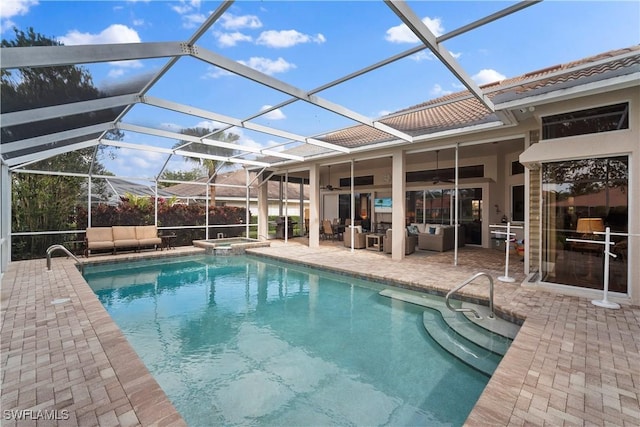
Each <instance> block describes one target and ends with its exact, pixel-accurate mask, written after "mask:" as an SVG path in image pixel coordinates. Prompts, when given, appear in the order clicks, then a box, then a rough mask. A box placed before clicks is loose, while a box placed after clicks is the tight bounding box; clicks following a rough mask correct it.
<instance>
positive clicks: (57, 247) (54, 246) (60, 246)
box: [47, 245, 80, 270]
mask: <svg viewBox="0 0 640 427" xmlns="http://www.w3.org/2000/svg"><path fill="white" fill-rule="evenodd" d="M58 249H60V250H61V251H62V252H64V253H66V254H67V256H70V257H71V258H73V259H75V260H76V263H78V264H80V260H79V259H78V258H77V257H76V256H75V255H74V254H72V253H71V251H69V249H67V248H65V247H64V246H62V245H51V246H49V247H48V248H47V270H51V254H52V253H54V252H55V251H56V250H58Z"/></svg>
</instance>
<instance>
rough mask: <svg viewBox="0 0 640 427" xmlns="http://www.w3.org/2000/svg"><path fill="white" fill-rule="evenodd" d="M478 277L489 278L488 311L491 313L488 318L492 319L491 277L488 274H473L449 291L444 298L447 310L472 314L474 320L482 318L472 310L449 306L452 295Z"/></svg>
mask: <svg viewBox="0 0 640 427" xmlns="http://www.w3.org/2000/svg"><path fill="white" fill-rule="evenodd" d="M480 276H486V277H488V278H489V310H490V311H491V313H490V314H489V318H491V319H493V277H491V275H490V274H489V273H485V272H480V273H476V274H474V275H473V276H471V277H470V278H468V279H467V280H465V281H464V282H462V283H461V284H460V285H458V286H456V287H455V288H453V289H451V290H450V291H449V292H448V293H447V296H446V297H445V298H444V302H445V304H446V305H447V308H448V309H449V310H451V311H458V312H467V313H473V315H474V316H475V318H476V319H482V316H480V315H479V314H478V312H477V311H476V310H474V309H473V308H455V307H453V306H451V304H450V303H449V298H450V297H451V295H452V294H454V293H456V292H458V291H459V290H460V289H462V288H464V287H465V286H467V285H468V284H469V283H471V282H473V281H474V280H476V279H477V278H478V277H480Z"/></svg>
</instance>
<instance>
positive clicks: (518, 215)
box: [511, 185, 524, 221]
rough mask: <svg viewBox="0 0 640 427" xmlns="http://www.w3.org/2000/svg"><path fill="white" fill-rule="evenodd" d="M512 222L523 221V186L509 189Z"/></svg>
mask: <svg viewBox="0 0 640 427" xmlns="http://www.w3.org/2000/svg"><path fill="white" fill-rule="evenodd" d="M511 215H512V218H511V220H512V221H524V185H514V186H513V187H511Z"/></svg>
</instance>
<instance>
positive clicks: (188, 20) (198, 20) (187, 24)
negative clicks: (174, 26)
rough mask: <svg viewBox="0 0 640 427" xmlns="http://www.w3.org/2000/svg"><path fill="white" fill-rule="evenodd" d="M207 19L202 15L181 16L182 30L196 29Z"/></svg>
mask: <svg viewBox="0 0 640 427" xmlns="http://www.w3.org/2000/svg"><path fill="white" fill-rule="evenodd" d="M206 19H207V17H206V16H205V15H203V14H202V13H189V14H187V15H183V16H182V28H196V27H197V26H199V25H200V24H202V23H203V22H204V21H205V20H206Z"/></svg>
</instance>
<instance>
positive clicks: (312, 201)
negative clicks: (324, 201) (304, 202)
mask: <svg viewBox="0 0 640 427" xmlns="http://www.w3.org/2000/svg"><path fill="white" fill-rule="evenodd" d="M319 246H320V166H318V165H317V164H313V165H311V167H310V168H309V247H310V248H317V247H319Z"/></svg>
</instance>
